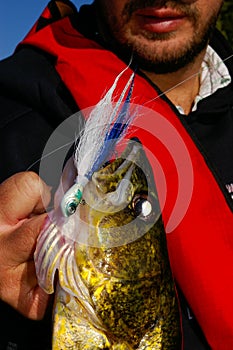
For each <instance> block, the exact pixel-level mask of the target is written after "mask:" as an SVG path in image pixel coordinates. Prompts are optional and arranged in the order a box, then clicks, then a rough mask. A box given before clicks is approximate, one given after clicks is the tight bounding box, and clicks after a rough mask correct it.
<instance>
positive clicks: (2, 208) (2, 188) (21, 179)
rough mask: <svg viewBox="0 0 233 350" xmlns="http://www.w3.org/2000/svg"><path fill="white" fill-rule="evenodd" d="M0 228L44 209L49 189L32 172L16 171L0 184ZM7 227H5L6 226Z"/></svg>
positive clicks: (11, 224) (15, 223) (48, 199)
mask: <svg viewBox="0 0 233 350" xmlns="http://www.w3.org/2000/svg"><path fill="white" fill-rule="evenodd" d="M0 198H1V202H0V228H1V229H4V227H2V225H3V226H4V225H6V226H8V228H9V226H14V225H17V224H18V223H19V222H20V221H21V220H23V219H25V218H28V217H30V216H31V215H32V214H39V213H43V212H44V211H45V207H46V206H47V205H48V203H49V201H50V189H49V187H48V186H47V185H46V184H45V183H44V182H43V181H42V179H41V178H40V177H39V176H38V175H37V174H36V173H34V172H21V173H17V174H15V175H13V176H11V177H10V178H8V179H7V180H5V181H4V182H3V183H2V184H1V185H0ZM6 228H7V227H6Z"/></svg>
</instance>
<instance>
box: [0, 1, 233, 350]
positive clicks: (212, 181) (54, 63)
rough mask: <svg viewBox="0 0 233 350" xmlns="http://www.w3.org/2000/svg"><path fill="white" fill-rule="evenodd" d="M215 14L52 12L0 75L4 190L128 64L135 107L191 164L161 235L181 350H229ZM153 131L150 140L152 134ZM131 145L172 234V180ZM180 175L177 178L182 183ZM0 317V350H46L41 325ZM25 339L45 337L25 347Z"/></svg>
mask: <svg viewBox="0 0 233 350" xmlns="http://www.w3.org/2000/svg"><path fill="white" fill-rule="evenodd" d="M222 3H223V1H222V0H218V1H216V0H211V1H210V0H209V1H207V0H179V1H165V0H154V1H152V0H151V1H150V0H149V1H142V0H136V1H133V0H131V1H130V0H112V1H111V2H110V1H108V0H96V1H95V2H94V4H93V5H90V6H84V7H82V8H81V10H80V13H76V10H75V8H74V6H73V5H72V4H70V3H69V2H67V1H64V2H57V3H56V2H54V1H52V2H50V4H49V6H48V8H47V9H46V10H45V11H44V13H43V15H42V16H41V17H40V19H39V20H38V22H37V23H36V25H35V26H34V27H33V29H32V31H31V32H30V33H29V35H28V36H27V37H26V38H25V40H24V41H23V43H21V45H19V47H18V48H17V50H16V53H15V54H14V55H13V56H12V57H10V58H9V59H7V60H4V61H3V62H2V63H1V65H0V77H1V78H0V79H1V84H0V89H1V96H2V97H1V107H2V112H1V120H0V123H1V125H0V126H1V137H0V142H1V148H0V149H1V154H0V159H1V164H2V170H1V176H2V179H5V178H7V177H8V176H10V175H12V174H13V173H15V172H19V171H22V170H26V169H28V168H30V169H32V170H34V171H37V172H38V169H39V161H38V160H39V159H40V158H41V154H42V152H43V148H44V146H45V144H46V141H47V139H48V137H49V135H50V134H51V133H52V132H53V130H54V129H55V128H56V127H57V126H58V125H59V124H60V123H61V122H62V121H63V120H64V119H65V118H67V117H68V116H70V115H71V114H72V113H74V112H76V111H77V110H78V109H84V108H87V107H89V106H92V105H94V104H96V103H97V102H98V101H99V100H100V98H101V97H102V96H103V94H104V92H105V91H106V90H107V89H108V88H109V87H110V86H111V84H112V82H113V81H114V79H115V77H116V75H117V74H118V73H119V72H120V71H122V70H123V69H124V68H125V67H126V65H127V64H128V63H129V62H130V59H131V58H132V61H133V63H132V67H133V70H135V71H136V77H135V87H134V95H133V99H134V100H133V101H135V103H138V104H142V105H143V104H145V105H147V106H148V107H150V108H151V109H153V110H154V111H158V112H159V113H160V114H163V116H165V118H166V120H167V121H168V122H169V123H171V124H172V125H173V128H174V129H175V130H176V131H177V132H178V133H179V135H180V137H181V138H182V140H183V141H184V143H185V145H186V147H187V149H188V152H189V155H190V158H191V161H192V167H193V184H192V185H193V189H192V190H193V191H192V196H191V198H190V203H188V204H189V205H188V207H187V208H186V212H185V213H183V214H184V215H183V217H182V218H181V221H180V222H178V223H177V225H175V226H176V227H175V226H174V225H173V226H172V228H171V230H170V231H169V230H168V231H169V232H170V233H171V234H168V235H167V237H168V247H169V254H170V259H171V265H172V268H173V272H174V277H175V280H176V282H177V286H178V288H179V289H181V290H182V292H181V294H180V301H181V306H182V308H183V311H184V312H183V327H184V339H185V341H184V345H185V348H186V349H192V350H193V349H199V350H200V349H208V348H209V347H210V348H211V349H214V350H216V349H218V350H219V349H220V350H228V349H229V350H230V349H231V348H232V345H233V325H232V320H231V315H232V313H231V311H233V305H232V300H231V299H232V298H231V295H232V294H231V292H232V291H233V286H232V280H233V279H232V277H233V276H232V269H231V267H230V266H231V265H232V250H233V247H232V235H231V234H230V233H231V231H232V223H233V222H232V208H233V203H232V198H231V196H232V188H233V185H232V184H233V167H232V156H233V112H232V104H233V91H232V74H233V63H232V62H233V61H232V59H231V55H232V51H231V49H230V47H229V46H228V45H227V43H226V42H225V41H224V39H223V37H222V36H221V35H220V33H218V32H217V31H214V26H215V22H216V20H217V17H218V13H219V11H220V9H221V6H222ZM79 33H81V35H80V34H79ZM209 41H210V42H209ZM224 61H225V62H224ZM123 78H124V77H123ZM141 120H142V121H143V123H144V125H145V127H148V125H147V121H146V120H143V119H141ZM150 127H151V129H153V130H154V131H155V132H156V128H157V127H158V125H157V124H156V123H151V125H150ZM165 136H166V135H165ZM139 138H140V139H141V141H142V143H143V144H145V145H146V146H147V147H148V148H150V149H151V150H152V152H154V153H155V155H156V157H158V159H159V160H161V164H163V166H164V169H163V170H164V172H165V176H166V181H167V186H168V191H167V193H168V198H167V200H166V204H165V207H164V211H163V217H164V221H165V223H166V224H167V225H168V223H169V218H170V217H171V213H172V208H171V207H172V206H174V203H175V202H176V198H175V196H176V193H178V192H179V191H180V190H182V188H180V189H179V181H178V180H179V178H178V180H177V173H176V171H175V169H173V165H172V161H170V160H169V157H166V159H165V156H164V154H166V152H165V151H163V150H162V147H160V146H159V144H157V141H156V140H155V139H153V142H154V143H152V144H149V143H148V142H147V137H146V136H143V133H139ZM165 138H166V137H165ZM162 141H164V140H162ZM166 141H168V140H167V139H166ZM152 146H153V147H152ZM175 146H176V144H174V148H175ZM164 152H165V153H164ZM181 163H182V162H181ZM184 167H185V166H184ZM176 170H177V169H176ZM178 172H179V171H178ZM185 174H187V173H186V172H185V171H184V170H182V176H180V180H181V179H182V178H184V177H185V176H184V175H185ZM178 175H179V174H178ZM186 181H187V182H188V181H189V179H188V178H187V179H185V181H183V184H182V186H185V185H187V182H186ZM48 182H49V181H48ZM182 186H181V187H182ZM178 190H179V191H178ZM185 193H186V192H185ZM185 193H184V195H183V200H184V199H185ZM187 193H188V188H187ZM185 299H187V301H188V304H189V306H187V304H186V302H187V301H186V300H185ZM5 300H6V299H5ZM6 301H7V300H6ZM13 306H15V305H13ZM191 310H192V311H191ZM20 311H22V310H20ZM9 313H10V320H9V323H7V322H6V321H5V320H6V319H7V316H6V315H7V314H8V315H9ZM0 314H1V317H2V321H1V322H5V329H6V331H4V332H3V335H1V338H0V340H1V342H0V345H1V346H2V349H10V348H17V349H36V348H37V347H38V348H40V349H42V348H43V349H46V347H49V340H48V342H47V338H46V337H44V338H43V336H42V334H49V330H48V332H47V330H45V327H46V326H44V325H46V320H47V319H46V320H44V321H42V323H36V324H35V323H33V324H32V323H31V322H32V321H28V320H26V319H24V318H22V317H21V316H20V315H19V314H16V313H14V311H13V310H12V309H9V308H8V306H7V305H6V304H2V306H1V312H0ZM194 315H195V316H194ZM12 322H14V324H13V323H12ZM48 322H49V320H48ZM48 324H49V323H48ZM48 324H47V327H49V326H48ZM40 327H41V328H40ZM200 327H201V329H202V331H201V330H200ZM28 329H30V332H31V334H33V335H34V336H35V334H38V335H39V332H41V335H39V337H38V338H37V339H33V337H30V335H28ZM39 338H40V339H39ZM1 343H2V344H1ZM17 346H18V347H17Z"/></svg>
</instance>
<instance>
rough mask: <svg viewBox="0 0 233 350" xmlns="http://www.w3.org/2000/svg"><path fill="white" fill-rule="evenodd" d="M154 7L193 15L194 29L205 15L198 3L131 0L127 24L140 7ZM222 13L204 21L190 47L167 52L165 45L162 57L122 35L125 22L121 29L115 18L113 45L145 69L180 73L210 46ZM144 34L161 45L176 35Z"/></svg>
mask: <svg viewBox="0 0 233 350" xmlns="http://www.w3.org/2000/svg"><path fill="white" fill-rule="evenodd" d="M153 6H154V7H162V6H165V7H166V6H167V7H170V8H172V9H175V10H177V11H180V12H181V13H183V14H185V15H186V16H187V17H188V18H189V20H190V23H192V26H193V28H196V27H198V23H199V18H201V17H200V15H199V11H198V9H197V8H196V7H195V5H190V4H185V3H184V2H183V1H182V0H177V1H168V0H130V1H129V2H128V3H127V4H126V6H125V8H124V10H123V12H122V20H123V21H124V22H123V24H127V22H128V21H129V20H130V18H131V16H132V14H133V13H134V12H135V11H136V10H138V9H143V8H146V7H153ZM218 14H219V12H218V13H213V15H212V17H211V18H210V19H209V21H208V22H207V23H205V24H203V27H202V28H200V29H199V31H197V32H196V33H195V35H194V36H193V38H191V39H190V40H189V42H187V43H186V46H183V47H179V48H177V50H173V51H172V52H169V50H168V51H167V50H166V48H165V49H164V52H163V53H162V54H160V56H159V57H157V56H156V54H153V53H151V52H149V51H148V50H147V48H146V45H144V46H143V45H142V44H141V43H140V42H139V43H138V42H137V40H130V39H127V38H125V37H124V36H123V35H122V34H120V35H119V33H121V29H122V28H123V26H122V25H121V28H119V27H118V26H117V24H115V25H114V23H117V20H116V19H114V17H112V21H111V24H112V26H111V28H109V29H110V31H112V36H113V38H114V39H113V41H112V44H113V45H114V46H115V48H116V49H117V51H118V53H120V55H121V56H123V57H125V59H127V60H128V59H129V57H130V56H133V58H134V62H135V63H136V64H137V65H138V66H139V67H140V68H141V69H143V70H146V71H152V72H155V73H158V74H165V73H171V72H176V71H178V70H179V69H181V68H182V67H185V66H187V65H188V64H190V63H192V62H193V61H194V60H195V58H196V57H197V56H198V55H199V54H200V53H201V52H202V51H203V50H204V49H205V48H206V46H207V44H208V41H209V39H210V37H211V34H212V32H213V29H214V27H215V24H216V21H217V17H218ZM198 28H199V27H198ZM122 33H123V32H122ZM123 34H124V33H123ZM143 35H144V37H145V38H146V39H147V41H148V42H150V41H151V46H152V45H155V43H157V45H160V43H163V44H164V42H166V41H168V45H169V39H172V37H173V36H174V37H175V34H174V33H152V32H146V31H145V32H143Z"/></svg>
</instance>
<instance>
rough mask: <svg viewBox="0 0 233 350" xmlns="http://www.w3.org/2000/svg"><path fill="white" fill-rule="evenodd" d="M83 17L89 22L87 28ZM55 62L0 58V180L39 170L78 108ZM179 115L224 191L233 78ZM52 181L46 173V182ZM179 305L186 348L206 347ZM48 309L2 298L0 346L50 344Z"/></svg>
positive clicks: (86, 12) (231, 150)
mask: <svg viewBox="0 0 233 350" xmlns="http://www.w3.org/2000/svg"><path fill="white" fill-rule="evenodd" d="M91 12H92V7H91V6H84V8H83V9H81V11H80V14H75V16H77V17H78V21H79V22H78V23H79V26H80V28H79V30H80V31H82V32H83V33H85V34H86V35H88V36H91V35H92V34H93V32H94V30H95V21H94V19H93V21H91V20H90V15H91ZM74 22H75V21H74V20H73V23H74ZM87 23H88V25H89V24H90V23H91V24H92V27H90V25H89V27H88V28H87V26H86V24H87ZM211 45H212V47H213V48H214V49H215V50H216V51H217V52H218V53H219V55H220V56H221V58H222V59H225V58H227V57H228V56H230V55H231V54H232V50H231V48H230V47H229V46H228V44H227V43H226V41H225V40H224V39H223V37H222V36H221V34H220V33H219V32H217V31H216V32H215V34H214V37H213V39H212V42H211ZM54 63H55V62H54V58H53V57H51V56H49V55H48V54H46V53H44V52H41V51H40V50H37V49H32V48H28V47H20V49H18V50H17V51H16V52H15V53H14V55H12V56H11V57H9V58H7V59H5V60H3V61H1V62H0V106H1V108H0V164H1V171H0V181H3V180H4V179H6V178H7V177H9V176H10V175H12V174H14V173H16V172H19V171H24V170H27V169H30V170H34V171H36V172H38V171H39V164H40V161H39V160H40V158H41V155H42V152H43V149H44V147H45V144H46V141H47V140H48V138H49V136H50V134H51V133H52V132H53V130H54V129H55V128H56V127H57V126H58V125H59V124H60V123H61V122H62V121H63V120H64V119H65V118H67V117H68V116H70V115H71V114H73V113H74V112H76V111H77V110H78V106H77V105H76V103H75V101H74V100H73V98H72V96H71V94H70V93H69V91H68V90H67V89H66V87H65V86H64V84H63V82H62V81H61V79H60V77H59V75H58V74H57V72H56V71H55V69H54ZM226 65H227V66H228V68H229V70H230V72H231V76H232V77H233V60H232V59H228V60H227V61H226ZM168 103H170V102H169V101H168ZM178 117H180V118H181V119H182V120H183V123H184V125H185V127H186V128H187V129H188V130H189V133H190V134H191V135H192V137H193V139H194V140H195V142H196V143H197V145H198V147H199V149H200V151H201V152H202V153H203V154H204V156H205V157H206V160H207V162H208V163H209V165H210V168H211V169H212V171H213V172H216V173H217V178H218V179H219V181H220V183H221V187H222V188H223V191H225V185H227V184H230V183H233V165H232V159H233V86H232V84H230V85H229V86H228V87H226V88H224V89H221V90H218V91H217V92H216V93H215V94H214V95H212V96H211V97H208V98H207V99H205V100H203V101H202V102H200V104H199V107H198V110H197V111H196V112H192V113H191V114H190V115H189V116H188V117H185V118H184V117H183V116H181V115H178ZM207 135H208V137H206V136H207ZM58 180H59V179H57V181H58ZM46 181H47V182H49V180H48V179H46ZM54 182H55V181H54V179H51V183H53V184H54ZM226 196H227V194H226ZM181 306H182V309H183V326H184V331H185V332H184V336H185V349H189V350H195V349H197V350H202V349H208V345H207V344H206V341H205V339H204V337H203V335H202V333H201V331H200V329H199V327H198V325H197V324H196V321H195V318H192V319H189V317H188V316H189V315H190V312H191V311H190V310H189V309H187V305H186V302H185V300H184V299H183V296H182V294H181ZM50 315H51V310H48V313H47V315H46V316H45V319H44V320H43V321H30V320H27V319H26V318H24V317H23V316H21V315H20V314H18V313H17V312H16V311H15V310H13V309H12V308H11V307H9V306H8V305H6V304H4V303H3V302H1V303H0V324H1V330H0V350H10V349H17V350H29V349H30V350H34V349H38V350H39V349H40V350H46V349H50V347H51V345H50V338H51V317H50Z"/></svg>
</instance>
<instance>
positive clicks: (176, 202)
mask: <svg viewBox="0 0 233 350" xmlns="http://www.w3.org/2000/svg"><path fill="white" fill-rule="evenodd" d="M43 16H44V17H45V18H48V17H50V16H51V13H50V12H49V10H48V9H46V10H45V12H44V14H43ZM35 28H36V27H34V28H33V29H32V31H31V32H30V33H29V35H28V36H27V37H26V38H25V40H24V41H23V44H26V45H32V46H35V47H37V48H40V49H42V50H44V51H46V52H48V53H50V54H52V55H53V56H55V57H56V64H55V68H56V70H57V72H58V73H59V75H60V76H61V79H62V80H63V82H64V83H65V85H66V86H67V88H68V89H69V90H70V92H71V93H72V95H73V97H74V99H75V101H76V102H77V105H78V106H79V108H80V109H85V108H87V107H90V106H93V105H95V104H96V103H97V102H98V101H99V100H100V98H101V97H103V95H104V93H105V92H106V91H107V90H108V89H109V88H110V87H111V85H112V84H113V82H114V80H115V78H116V76H117V75H118V74H119V73H120V72H121V71H122V70H123V69H124V68H126V65H125V63H124V62H123V61H121V60H120V59H119V58H118V57H117V56H116V55H115V54H114V53H113V52H111V51H108V50H106V49H104V48H103V47H101V46H100V45H99V44H98V43H96V42H94V41H92V40H89V39H87V38H85V37H84V36H83V35H81V34H80V33H78V32H77V30H76V29H74V28H73V27H72V24H71V22H70V19H69V17H64V18H63V19H60V20H58V21H56V22H54V23H52V24H50V25H48V26H45V27H44V28H43V29H41V30H39V31H37V32H36V30H35ZM131 73H132V71H131V69H128V70H126V72H125V74H123V76H122V77H121V79H120V81H119V84H118V86H117V88H118V89H119V90H118V91H117V92H116V94H117V93H118V94H119V93H120V92H121V91H122V88H123V87H124V86H125V84H126V82H127V81H128V79H129V76H130V74H131ZM132 100H133V102H134V103H136V104H139V105H144V106H145V109H144V110H143V113H141V114H140V113H139V115H138V117H137V119H136V120H135V122H134V123H133V124H134V125H133V126H132V127H131V129H130V132H131V136H137V137H138V138H139V139H140V140H141V142H142V144H143V145H144V147H145V150H146V153H147V156H148V158H149V159H150V162H151V164H152V167H153V171H154V177H155V181H156V185H157V188H158V193H159V198H160V202H161V206H162V208H163V213H162V214H163V219H164V223H165V226H166V229H167V242H168V249H169V256H170V261H171V266H172V270H173V274H174V277H175V279H176V281H177V283H178V285H179V286H180V287H181V289H182V291H183V293H184V295H185V297H186V299H187V301H188V303H189V305H190V306H191V308H192V310H193V312H194V314H195V316H196V318H197V320H198V322H199V324H200V326H201V328H202V330H203V332H204V334H205V336H206V339H207V341H208V343H209V345H210V346H211V348H212V349H213V350H220V349H221V350H231V349H232V348H233V301H232V300H233V268H232V263H233V216H232V212H231V210H230V207H229V205H228V203H227V201H226V198H225V196H224V194H223V192H222V190H221V189H220V187H219V184H218V183H217V181H216V179H215V177H214V175H213V174H212V172H211V171H210V169H209V167H208V165H207V163H206V161H205V159H204V157H203V155H202V154H201V153H200V150H199V149H198V148H197V146H196V145H195V143H194V142H193V140H192V138H191V137H190V135H189V133H188V132H187V130H186V129H185V127H184V126H183V125H182V122H181V121H180V119H179V118H178V117H177V115H176V112H175V110H173V108H172V107H171V106H170V105H169V104H168V103H167V102H166V100H165V99H163V98H161V97H158V93H157V91H156V89H155V88H154V87H153V86H152V85H151V84H150V83H149V82H148V81H147V80H146V79H144V78H143V77H142V76H140V75H136V77H135V82H134V89H133V97H132Z"/></svg>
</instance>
